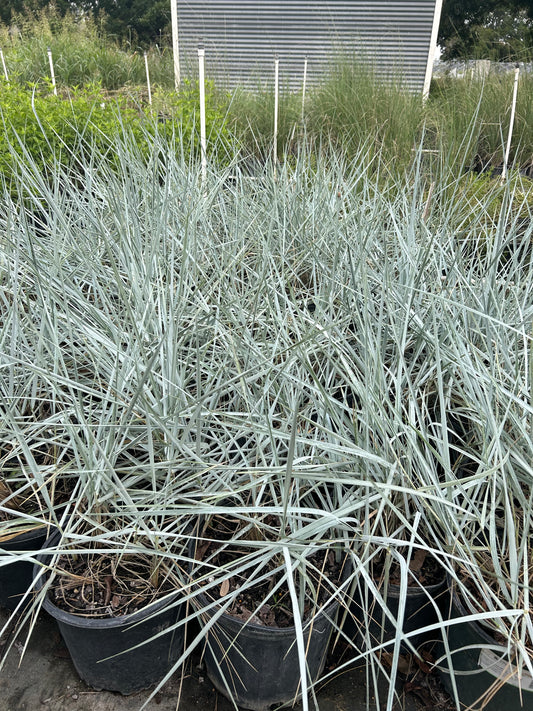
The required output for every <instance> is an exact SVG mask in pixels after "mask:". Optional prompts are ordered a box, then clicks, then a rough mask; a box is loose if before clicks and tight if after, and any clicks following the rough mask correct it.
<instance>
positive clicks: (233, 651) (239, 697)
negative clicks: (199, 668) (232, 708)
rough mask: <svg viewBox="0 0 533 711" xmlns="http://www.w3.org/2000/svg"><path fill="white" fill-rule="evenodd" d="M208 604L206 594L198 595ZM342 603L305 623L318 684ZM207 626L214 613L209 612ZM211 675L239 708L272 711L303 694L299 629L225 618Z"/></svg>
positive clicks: (211, 647)
mask: <svg viewBox="0 0 533 711" xmlns="http://www.w3.org/2000/svg"><path fill="white" fill-rule="evenodd" d="M198 601H199V602H200V603H201V604H207V598H206V597H205V596H204V595H202V594H201V595H199V596H198ZM338 608H339V603H338V602H336V601H333V602H332V603H330V605H328V606H327V607H326V608H325V609H324V610H323V611H322V612H320V613H319V614H318V615H316V616H315V617H314V618H313V620H312V621H310V622H307V623H304V630H303V631H304V641H305V649H306V664H307V674H308V679H310V680H311V681H316V680H317V679H318V678H319V677H320V675H321V673H322V671H323V669H324V665H325V662H326V655H327V651H328V646H329V640H330V637H331V633H332V631H333V628H334V622H335V618H336V616H337V613H338ZM202 614H203V616H204V619H205V620H206V621H207V620H208V619H209V618H210V617H211V616H212V615H213V614H214V612H213V611H212V610H211V611H210V610H207V611H204V612H203V613H202ZM205 663H206V669H207V674H208V676H209V678H210V680H211V681H212V683H213V685H214V687H215V688H216V689H217V690H218V691H219V692H220V693H221V694H223V695H224V696H226V697H228V698H229V699H231V700H233V701H234V703H236V704H237V705H238V706H240V707H242V708H245V709H252V711H267V710H268V709H270V708H271V707H272V706H279V705H281V704H285V703H289V702H291V701H293V700H295V699H297V698H298V697H299V696H300V695H301V679H300V666H299V660H298V649H297V644H296V630H295V628H294V627H286V628H277V627H266V626H262V625H258V624H254V623H250V622H247V623H245V622H244V621H242V620H240V619H237V618H235V617H233V616H231V615H229V614H226V613H224V614H223V615H221V616H220V617H219V619H218V620H217V621H216V622H215V624H214V625H213V627H212V628H211V629H210V630H209V632H208V636H207V645H206V650H205Z"/></svg>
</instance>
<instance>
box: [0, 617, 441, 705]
mask: <svg viewBox="0 0 533 711" xmlns="http://www.w3.org/2000/svg"><path fill="white" fill-rule="evenodd" d="M7 620H8V615H7V613H6V612H4V611H0V625H2V626H3V625H4V624H5V623H6V621H7ZM8 640H9V632H6V634H4V636H3V637H2V638H0V651H2V650H3V649H4V648H5V645H6V644H7V643H8ZM23 641H24V637H21V642H18V641H17V642H16V643H15V645H14V646H13V647H12V649H11V651H10V652H9V655H8V657H7V661H6V664H5V666H4V668H3V669H2V671H1V673H0V711H41V709H42V711H126V710H127V711H138V710H139V709H140V708H141V706H142V705H143V703H144V702H145V701H146V699H147V698H148V696H149V692H141V693H138V694H133V695H131V696H121V695H120V694H115V693H108V692H104V691H93V690H91V689H89V688H88V687H87V686H86V685H85V684H84V683H83V682H82V681H81V680H80V679H79V677H78V676H77V674H76V671H75V669H74V667H73V665H72V662H71V661H70V657H69V654H68V652H67V649H66V647H65V645H64V643H63V640H62V638H61V635H60V633H59V630H58V628H57V626H56V623H55V621H54V620H52V619H51V618H50V617H48V616H47V615H46V613H41V616H40V618H39V620H38V622H37V624H36V626H35V629H34V631H33V634H32V635H31V637H30V641H29V644H28V645H27V649H26V651H25V654H24V655H23V656H22V658H21V653H22V651H23V647H22V642H23ZM328 664H329V665H333V666H334V665H335V664H336V662H335V659H331V660H329V661H328ZM419 671H420V670H419ZM181 676H182V675H180V674H176V675H174V677H172V678H171V679H170V681H169V682H168V683H167V684H165V686H164V687H163V688H162V690H161V691H160V692H159V693H158V694H157V696H156V697H155V698H154V699H153V700H152V701H150V702H149V703H148V705H147V707H146V709H147V710H148V711H176V709H179V711H197V710H201V711H230V710H231V709H233V708H234V707H233V706H232V704H231V703H230V702H229V701H228V700H227V699H225V698H224V697H223V696H221V695H220V694H218V693H217V692H216V691H215V689H214V688H213V686H212V684H211V683H210V681H209V679H208V678H207V676H206V675H205V671H204V669H203V667H202V665H201V660H200V658H199V657H197V658H193V659H192V660H191V661H190V662H189V663H188V664H187V666H186V668H185V669H184V673H183V679H182V678H181ZM430 678H431V679H432V681H431V682H430V683H428V682H427V680H428V679H430ZM413 679H416V675H415V677H413V675H412V674H411V675H410V676H409V674H407V675H405V676H402V678H401V680H400V686H399V688H400V690H401V689H403V688H405V689H406V690H408V691H409V693H407V694H402V695H401V696H400V699H399V700H398V702H397V703H396V706H395V711H421V710H424V709H429V708H431V709H432V711H438V709H442V710H443V711H448V709H449V706H446V705H441V702H442V698H439V696H438V694H439V690H438V689H437V692H436V695H435V682H434V680H433V677H432V676H431V675H430V676H427V675H423V677H422V679H421V680H419V681H418V682H414V681H413ZM180 686H181V694H180ZM381 689H382V693H384V694H385V696H382V698H385V697H386V691H387V688H386V683H383V684H382V685H381ZM421 691H422V692H423V693H421ZM178 699H180V700H179V704H178ZM318 701H319V706H320V711H366V709H367V708H368V707H367V686H366V674H365V670H364V667H359V668H355V669H350V670H349V671H346V672H344V673H342V674H339V675H338V676H336V677H335V678H334V679H333V680H332V681H331V682H330V683H328V684H326V685H325V686H324V687H323V688H322V689H320V690H319V692H318ZM369 701H370V710H371V711H375V709H376V705H375V700H374V698H373V696H372V695H370V699H369ZM295 710H296V711H301V705H297V706H296V707H295Z"/></svg>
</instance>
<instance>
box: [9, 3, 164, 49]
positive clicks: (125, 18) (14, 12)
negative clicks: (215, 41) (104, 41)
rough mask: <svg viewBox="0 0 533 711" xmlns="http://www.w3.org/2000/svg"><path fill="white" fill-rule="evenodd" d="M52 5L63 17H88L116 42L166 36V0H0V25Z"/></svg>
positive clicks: (149, 41) (147, 41) (142, 41)
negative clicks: (69, 15) (67, 14)
mask: <svg viewBox="0 0 533 711" xmlns="http://www.w3.org/2000/svg"><path fill="white" fill-rule="evenodd" d="M50 6H53V7H54V8H55V9H56V11H57V13H58V15H59V16H60V17H63V16H64V15H65V14H66V13H67V12H69V11H71V12H72V13H73V14H74V15H76V16H80V15H89V16H92V18H93V19H94V20H96V21H97V22H98V25H99V27H101V28H102V30H103V31H105V32H106V33H108V34H110V35H112V36H114V37H115V38H116V39H118V40H120V41H130V42H133V43H135V44H137V43H139V44H142V45H147V44H149V43H151V42H158V41H160V39H161V37H162V36H164V35H166V34H170V2H169V0H155V2H154V0H0V23H2V24H4V25H10V24H11V23H12V22H13V21H15V20H16V18H17V17H20V16H27V17H30V16H34V17H37V16H38V15H39V12H40V11H42V10H43V9H44V8H47V7H50Z"/></svg>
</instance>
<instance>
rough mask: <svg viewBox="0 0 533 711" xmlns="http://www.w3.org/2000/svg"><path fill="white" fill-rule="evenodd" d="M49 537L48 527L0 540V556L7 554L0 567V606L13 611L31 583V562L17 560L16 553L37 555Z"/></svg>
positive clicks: (40, 527)
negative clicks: (33, 553)
mask: <svg viewBox="0 0 533 711" xmlns="http://www.w3.org/2000/svg"><path fill="white" fill-rule="evenodd" d="M49 535H50V527H49V526H39V527H38V528H33V529H31V530H29V531H24V532H23V533H19V534H17V535H16V536H13V537H11V538H8V539H6V540H0V555H2V554H7V555H6V560H7V562H4V564H3V565H1V566H0V606H2V607H5V608H7V609H8V610H14V609H15V608H16V607H17V605H18V604H19V602H20V600H21V598H22V597H23V595H24V594H25V593H26V592H27V591H28V590H29V589H30V587H31V585H32V582H33V562H32V561H29V560H17V557H16V553H17V552H18V551H20V552H35V553H38V551H39V550H40V549H41V548H42V547H43V545H44V543H45V541H46V539H47V538H48V536H49Z"/></svg>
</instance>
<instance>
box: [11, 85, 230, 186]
mask: <svg viewBox="0 0 533 711" xmlns="http://www.w3.org/2000/svg"><path fill="white" fill-rule="evenodd" d="M206 100H207V104H208V110H207V120H206V123H207V129H208V135H209V142H208V151H209V154H210V155H211V156H214V155H215V154H216V155H217V156H218V157H219V158H220V160H226V156H227V153H228V151H229V147H230V145H231V140H230V134H229V129H228V126H227V122H226V120H225V115H224V113H223V111H222V109H221V108H220V105H219V104H217V103H216V101H215V95H214V93H213V92H208V93H207V96H206ZM198 101H199V99H198V87H197V85H196V84H192V83H191V84H186V85H185V87H184V89H183V91H181V92H179V93H172V94H166V95H165V96H164V98H163V97H162V96H160V95H156V98H155V103H154V108H155V107H159V108H160V109H161V111H162V112H163V111H164V113H163V116H162V115H161V113H159V114H158V113H157V112H156V111H152V110H151V109H150V107H141V106H139V104H137V103H136V102H135V101H134V100H132V98H131V97H128V96H127V95H126V94H118V95H115V96H113V97H112V98H109V97H108V96H106V94H105V93H104V92H102V90H101V88H100V87H99V86H98V85H95V86H88V87H86V88H84V89H76V90H74V91H72V92H70V93H69V94H68V95H66V96H54V95H53V94H52V93H51V91H50V88H49V87H48V89H46V88H45V90H43V85H42V84H41V85H40V86H36V85H33V86H21V85H18V84H14V83H5V85H4V87H3V91H2V93H1V95H0V120H1V124H2V125H1V126H0V173H3V174H4V175H5V176H9V175H10V173H11V172H12V171H13V168H14V167H15V165H16V164H17V162H18V161H20V160H22V161H24V160H26V158H30V159H31V160H32V161H34V162H35V163H36V164H37V165H38V166H39V167H40V169H41V170H42V171H43V172H46V171H47V169H48V168H50V167H51V166H53V164H54V162H59V163H62V164H64V165H66V164H71V163H72V162H73V161H79V160H80V159H81V157H82V156H83V155H85V154H92V155H101V156H107V159H108V160H110V161H114V160H116V156H115V152H114V151H110V146H111V144H112V143H113V142H114V141H115V139H117V138H119V137H121V136H122V137H126V136H127V140H128V142H130V143H132V144H135V145H136V150H137V151H139V152H140V154H141V155H143V156H144V157H145V158H148V157H150V155H151V153H152V144H153V139H154V136H156V135H157V136H158V142H159V144H160V143H161V141H162V140H166V141H167V144H168V146H169V150H172V146H173V147H174V148H173V150H178V151H180V152H182V151H183V152H185V154H186V155H191V156H192V157H193V158H199V155H200V137H199V118H198V108H197V107H198ZM176 137H177V138H178V140H175V139H176Z"/></svg>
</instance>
